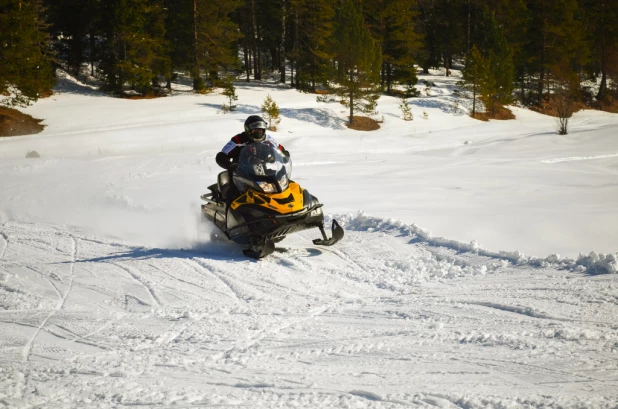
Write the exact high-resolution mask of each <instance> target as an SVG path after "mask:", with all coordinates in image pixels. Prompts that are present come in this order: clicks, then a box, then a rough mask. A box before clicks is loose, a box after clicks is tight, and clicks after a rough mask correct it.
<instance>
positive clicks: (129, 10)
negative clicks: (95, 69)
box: [101, 0, 166, 94]
mask: <svg viewBox="0 0 618 409" xmlns="http://www.w3.org/2000/svg"><path fill="white" fill-rule="evenodd" d="M103 7H104V19H103V20H104V21H105V37H106V38H105V40H106V41H105V44H104V48H103V56H102V59H101V70H102V73H103V82H104V88H105V89H108V90H109V91H112V92H116V93H120V92H122V91H123V88H124V86H125V85H126V84H129V85H130V87H131V89H134V90H136V91H137V92H139V93H141V94H147V93H148V92H149V91H150V90H151V89H152V85H153V80H155V78H156V76H157V75H158V74H160V73H161V72H160V70H159V68H160V64H161V58H164V57H165V55H166V53H165V28H164V7H163V3H162V0H110V1H109V2H106V3H105V4H104V6H103Z"/></svg>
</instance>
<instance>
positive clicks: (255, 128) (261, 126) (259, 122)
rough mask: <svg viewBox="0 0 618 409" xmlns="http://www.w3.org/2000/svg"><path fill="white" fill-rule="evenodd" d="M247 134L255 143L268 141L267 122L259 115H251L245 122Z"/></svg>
mask: <svg viewBox="0 0 618 409" xmlns="http://www.w3.org/2000/svg"><path fill="white" fill-rule="evenodd" d="M245 132H247V134H248V135H249V139H251V140H252V141H253V142H262V141H263V140H264V139H266V121H264V119H263V118H262V117H261V116H259V115H251V116H250V117H249V118H247V119H246V120H245Z"/></svg>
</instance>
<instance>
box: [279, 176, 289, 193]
mask: <svg viewBox="0 0 618 409" xmlns="http://www.w3.org/2000/svg"><path fill="white" fill-rule="evenodd" d="M289 184H290V181H289V180H288V177H287V176H286V175H283V176H281V179H279V186H281V191H282V192H283V191H285V189H287V188H288V185H289Z"/></svg>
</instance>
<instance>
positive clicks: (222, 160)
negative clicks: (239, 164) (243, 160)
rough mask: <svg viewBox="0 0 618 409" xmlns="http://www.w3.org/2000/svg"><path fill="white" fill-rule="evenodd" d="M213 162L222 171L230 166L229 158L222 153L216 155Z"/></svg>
mask: <svg viewBox="0 0 618 409" xmlns="http://www.w3.org/2000/svg"><path fill="white" fill-rule="evenodd" d="M215 161H217V165H219V166H221V167H222V168H223V169H228V168H229V167H230V165H231V164H232V162H231V161H230V157H229V156H227V155H226V154H225V153H223V152H219V153H217V156H216V157H215Z"/></svg>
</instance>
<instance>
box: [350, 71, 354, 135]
mask: <svg viewBox="0 0 618 409" xmlns="http://www.w3.org/2000/svg"><path fill="white" fill-rule="evenodd" d="M353 83H354V69H353V68H350V84H353ZM353 121H354V88H353V87H350V125H352V122H353Z"/></svg>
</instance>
